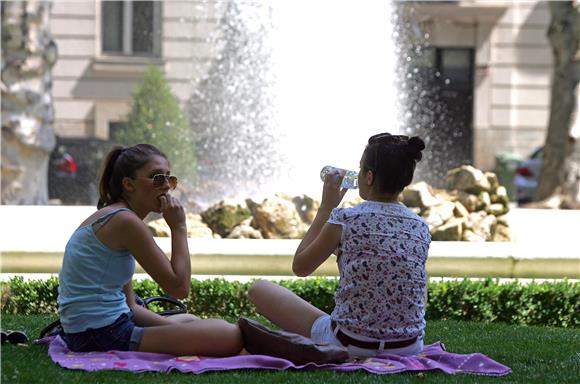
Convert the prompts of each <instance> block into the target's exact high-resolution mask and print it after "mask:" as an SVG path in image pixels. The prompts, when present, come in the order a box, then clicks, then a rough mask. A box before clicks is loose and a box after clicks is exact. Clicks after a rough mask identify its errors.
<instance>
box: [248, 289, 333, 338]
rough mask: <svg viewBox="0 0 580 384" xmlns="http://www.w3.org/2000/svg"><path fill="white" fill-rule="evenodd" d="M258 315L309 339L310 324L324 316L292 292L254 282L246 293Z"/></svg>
mask: <svg viewBox="0 0 580 384" xmlns="http://www.w3.org/2000/svg"><path fill="white" fill-rule="evenodd" d="M248 295H249V298H250V301H251V302H252V303H253V304H254V305H255V306H256V309H257V310H258V313H260V314H262V315H264V316H265V317H266V318H268V319H269V320H270V321H271V322H273V323H274V324H276V325H278V326H279V327H280V328H282V329H284V330H285V331H290V332H294V333H298V334H300V335H302V336H306V337H310V330H311V329H312V324H314V321H315V320H316V319H318V318H319V317H320V316H323V315H326V313H324V312H323V311H321V310H320V309H318V308H316V307H315V306H314V305H312V304H310V303H309V302H307V301H305V300H303V299H302V298H300V297H299V296H298V295H296V294H295V293H294V292H292V291H290V290H288V289H286V288H284V287H281V286H279V285H277V284H274V283H272V282H269V281H266V280H258V281H256V282H255V283H254V284H253V285H252V287H250V290H249V292H248Z"/></svg>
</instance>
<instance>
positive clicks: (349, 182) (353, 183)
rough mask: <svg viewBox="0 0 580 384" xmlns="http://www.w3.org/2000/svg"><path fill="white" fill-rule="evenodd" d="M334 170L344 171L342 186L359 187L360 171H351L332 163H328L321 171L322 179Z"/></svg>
mask: <svg viewBox="0 0 580 384" xmlns="http://www.w3.org/2000/svg"><path fill="white" fill-rule="evenodd" d="M332 171H339V172H341V173H344V179H342V185H341V188H348V189H357V188H358V172H357V171H349V170H346V169H342V168H337V167H333V166H332V165H327V166H326V167H324V168H322V170H321V171H320V179H321V180H322V181H324V178H325V177H326V175H327V174H329V173H330V172H332Z"/></svg>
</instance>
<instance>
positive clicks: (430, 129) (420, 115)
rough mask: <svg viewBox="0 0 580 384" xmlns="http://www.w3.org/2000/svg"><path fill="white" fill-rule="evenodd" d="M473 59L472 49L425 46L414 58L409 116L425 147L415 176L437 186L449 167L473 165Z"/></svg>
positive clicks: (442, 182) (439, 185)
mask: <svg viewBox="0 0 580 384" xmlns="http://www.w3.org/2000/svg"><path fill="white" fill-rule="evenodd" d="M473 58H474V52H473V49H472V48H427V49H425V50H424V52H423V54H422V57H421V59H420V60H418V64H419V66H418V71H419V73H418V75H419V84H420V86H419V88H420V91H419V92H420V94H421V97H420V98H417V100H416V101H417V103H416V105H417V107H418V108H416V109H415V111H414V113H413V115H414V117H412V119H413V120H414V124H413V125H414V126H415V127H416V129H415V131H416V132H417V133H418V134H420V135H422V136H423V137H424V138H425V141H426V143H427V149H426V153H425V155H426V156H425V160H424V161H423V162H422V164H421V166H420V167H419V169H418V175H417V176H418V178H420V179H422V180H425V181H427V182H429V183H430V184H432V185H434V186H437V187H443V186H445V175H446V174H447V171H448V170H449V169H451V168H455V167H458V166H460V165H463V164H473V61H474V60H473ZM415 112H416V113H415ZM413 125H412V126H413Z"/></svg>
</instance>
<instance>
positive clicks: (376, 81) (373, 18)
mask: <svg viewBox="0 0 580 384" xmlns="http://www.w3.org/2000/svg"><path fill="white" fill-rule="evenodd" d="M302 5H303V4H302V3H300V2H298V3H296V2H272V3H271V4H263V3H245V2H239V3H231V4H230V6H229V7H228V9H227V10H226V12H225V14H224V16H223V18H222V20H223V23H222V27H221V28H220V30H218V31H217V33H219V34H220V35H221V38H222V39H223V44H224V48H223V50H222V53H221V54H220V56H219V57H218V59H217V61H216V63H215V64H214V66H213V68H212V69H211V70H210V73H209V75H208V78H207V79H206V80H204V81H203V82H202V83H201V84H200V86H199V87H198V89H197V91H196V92H195V94H194V95H193V97H192V100H191V104H190V112H191V116H192V125H193V129H194V131H195V132H196V133H197V134H198V137H199V140H198V146H197V152H198V155H199V156H198V157H199V159H200V161H199V163H200V164H199V171H198V176H199V183H198V184H199V185H200V187H199V189H198V190H197V191H196V192H197V193H199V194H201V196H202V199H206V200H208V199H209V200H211V198H214V199H215V196H216V192H217V195H218V196H220V195H221V196H225V197H236V196H248V195H252V194H255V193H258V192H259V193H261V194H264V193H273V192H278V191H284V192H285V193H288V194H302V193H306V194H309V195H311V196H318V195H319V194H320V187H321V184H320V180H319V177H318V173H319V171H320V169H321V168H322V167H323V166H324V165H327V164H332V165H336V166H339V167H342V168H347V169H358V166H359V160H360V156H361V154H362V151H363V149H364V146H365V144H366V141H367V139H368V137H370V136H371V135H373V134H375V133H377V132H383V131H389V132H393V133H394V132H398V131H399V130H400V119H398V116H399V112H398V110H399V108H398V104H399V102H398V98H397V95H398V94H397V91H396V87H395V74H396V57H397V54H396V52H397V49H396V46H395V44H394V40H393V34H392V31H393V28H392V18H393V16H394V13H393V9H392V7H393V6H392V4H391V3H390V2H385V1H371V2H368V3H365V6H364V7H360V6H356V5H354V4H353V3H351V2H331V1H316V2H313V3H309V4H308V7H307V9H305V8H304V7H303V6H302ZM209 193H211V195H209ZM204 195H205V196H204ZM353 197H354V196H353Z"/></svg>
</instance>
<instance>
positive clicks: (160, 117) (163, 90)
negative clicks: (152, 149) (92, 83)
mask: <svg viewBox="0 0 580 384" xmlns="http://www.w3.org/2000/svg"><path fill="white" fill-rule="evenodd" d="M113 140H114V141H116V142H118V143H121V144H124V145H134V144H138V143H149V144H153V145H155V146H156V147H158V148H159V149H161V150H162V151H163V152H164V153H165V154H166V155H167V156H168V157H169V160H170V161H171V167H172V171H173V172H172V173H173V174H175V175H177V176H178V177H179V178H180V179H182V180H183V181H185V182H186V183H188V184H190V183H191V182H192V181H193V180H194V178H195V169H196V158H195V149H194V140H193V131H192V129H191V127H190V125H189V121H188V119H187V118H186V117H185V116H184V114H183V113H182V111H181V109H180V106H179V101H178V99H177V98H176V97H175V96H174V95H173V93H172V92H171V88H170V87H169V83H168V82H167V79H166V78H165V75H164V74H163V72H161V70H159V69H158V68H157V67H155V66H150V67H149V68H148V69H147V72H146V73H145V76H144V78H143V82H142V83H141V84H140V85H139V86H138V87H137V90H136V92H135V94H134V95H133V106H132V109H131V112H130V113H129V116H128V123H127V127H126V128H124V129H121V130H118V131H116V132H115V133H114V137H113Z"/></svg>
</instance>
